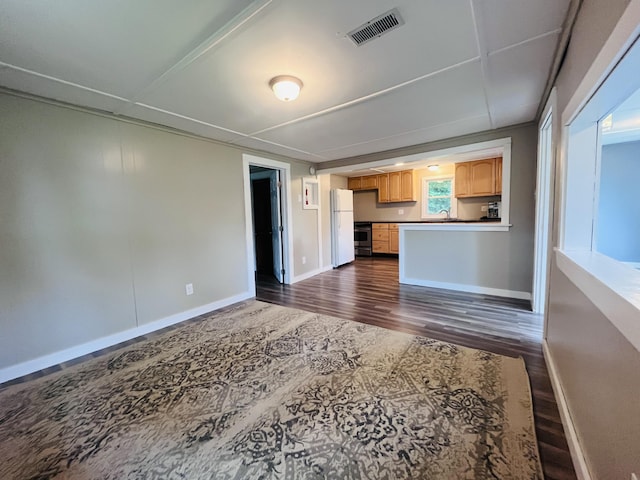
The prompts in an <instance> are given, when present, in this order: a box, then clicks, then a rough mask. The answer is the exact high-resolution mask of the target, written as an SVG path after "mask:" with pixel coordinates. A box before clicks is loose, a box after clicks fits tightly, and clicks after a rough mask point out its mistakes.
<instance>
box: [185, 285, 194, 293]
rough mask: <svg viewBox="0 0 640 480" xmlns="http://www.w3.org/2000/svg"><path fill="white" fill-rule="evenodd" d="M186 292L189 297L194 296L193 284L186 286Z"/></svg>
mask: <svg viewBox="0 0 640 480" xmlns="http://www.w3.org/2000/svg"><path fill="white" fill-rule="evenodd" d="M184 290H185V292H186V293H187V295H193V283H187V284H186V285H185V286H184Z"/></svg>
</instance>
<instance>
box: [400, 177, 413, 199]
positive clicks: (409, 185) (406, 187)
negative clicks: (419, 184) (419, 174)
mask: <svg viewBox="0 0 640 480" xmlns="http://www.w3.org/2000/svg"><path fill="white" fill-rule="evenodd" d="M400 174H401V183H400V190H401V193H402V195H401V197H402V201H403V202H415V201H416V197H415V195H414V194H413V170H404V171H402V172H400Z"/></svg>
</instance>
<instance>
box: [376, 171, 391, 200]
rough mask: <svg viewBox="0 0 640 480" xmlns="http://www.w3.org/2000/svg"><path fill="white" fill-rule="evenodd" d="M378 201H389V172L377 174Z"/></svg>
mask: <svg viewBox="0 0 640 480" xmlns="http://www.w3.org/2000/svg"><path fill="white" fill-rule="evenodd" d="M378 202H379V203H388V202H389V174H388V173H382V174H380V175H378Z"/></svg>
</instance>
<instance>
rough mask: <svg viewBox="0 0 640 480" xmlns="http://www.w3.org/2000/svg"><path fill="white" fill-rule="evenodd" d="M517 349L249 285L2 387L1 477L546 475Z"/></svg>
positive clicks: (451, 476)
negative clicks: (366, 321) (310, 307)
mask: <svg viewBox="0 0 640 480" xmlns="http://www.w3.org/2000/svg"><path fill="white" fill-rule="evenodd" d="M532 417H533V414H532V409H531V394H530V390H529V383H528V377H527V374H526V371H525V367H524V363H523V361H522V359H515V358H509V357H504V356H500V355H494V354H491V353H487V352H483V351H479V350H472V349H469V348H463V347H459V346H456V345H452V344H448V343H443V342H439V341H435V340H431V339H428V338H424V337H417V336H412V335H406V334H402V333H397V332H392V331H388V330H384V329H381V328H377V327H372V326H369V325H363V324H359V323H355V322H350V321H345V320H340V319H337V318H332V317H328V316H324V315H318V314H314V313H309V312H304V311H300V310H293V309H289V308H284V307H279V306H275V305H269V304H265V303H261V302H257V301H249V302H245V303H242V304H239V305H237V306H235V307H233V308H229V309H226V310H224V311H221V312H218V313H214V314H212V315H210V316H208V317H207V318H206V319H204V320H202V321H199V322H194V323H190V324H188V325H185V326H183V327H180V328H178V329H176V330H173V331H169V332H166V333H164V334H161V335H158V336H156V337H154V338H151V339H148V340H144V341H142V342H140V343H137V344H135V345H133V346H129V347H127V348H125V349H122V350H118V351H116V352H115V353H111V354H109V355H105V356H103V357H99V358H96V359H93V360H90V361H87V362H85V363H82V364H79V365H76V366H74V367H70V368H69V369H65V370H62V371H60V372H58V373H56V374H53V375H49V376H46V377H42V378H40V379H37V380H33V381H30V382H27V383H24V384H18V385H13V386H9V387H7V388H5V389H2V390H0V478H3V479H22V478H24V479H36V478H37V479H45V478H65V479H98V478H100V479H142V478H144V479H163V480H165V479H211V478H215V479H265V480H266V479H291V480H293V479H304V480H310V479H390V480H391V479H405V478H406V479H409V478H412V479H417V478H428V479H447V480H448V479H489V478H490V479H516V478H517V479H541V478H542V471H541V467H540V461H539V459H538V451H537V445H536V439H535V433H534V427H533V420H532Z"/></svg>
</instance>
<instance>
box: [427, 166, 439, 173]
mask: <svg viewBox="0 0 640 480" xmlns="http://www.w3.org/2000/svg"><path fill="white" fill-rule="evenodd" d="M438 168H440V165H436V164H434V165H427V169H428V170H431V171H432V172H435V171H436V170H438Z"/></svg>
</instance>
